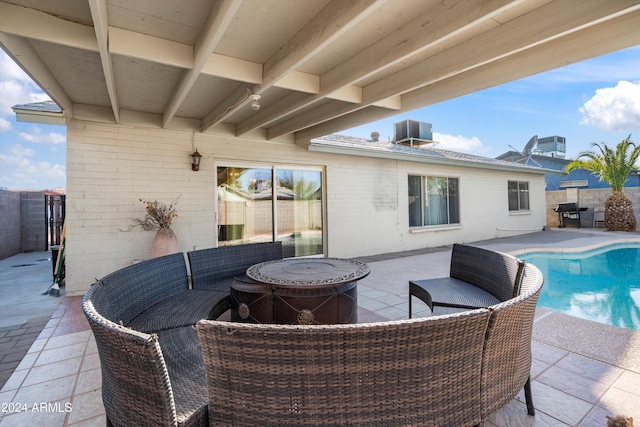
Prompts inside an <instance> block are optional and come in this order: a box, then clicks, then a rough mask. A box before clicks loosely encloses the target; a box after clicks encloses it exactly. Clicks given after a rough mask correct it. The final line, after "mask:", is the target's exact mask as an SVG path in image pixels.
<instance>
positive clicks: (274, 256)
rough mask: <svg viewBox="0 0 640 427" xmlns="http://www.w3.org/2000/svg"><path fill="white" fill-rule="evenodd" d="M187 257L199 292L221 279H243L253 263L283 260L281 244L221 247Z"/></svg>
mask: <svg viewBox="0 0 640 427" xmlns="http://www.w3.org/2000/svg"><path fill="white" fill-rule="evenodd" d="M187 255H188V256H189V266H190V267H191V280H192V284H193V288H194V289H199V288H204V287H206V286H207V285H210V284H213V283H215V282H218V281H220V280H224V279H230V278H234V277H237V276H242V275H244V274H245V273H246V271H247V268H249V267H251V266H252V265H254V264H258V263H260V262H265V261H275V260H279V259H282V242H267V243H252V244H248V245H235V246H220V247H217V248H211V249H202V250H199V251H193V252H189V253H188V254H187Z"/></svg>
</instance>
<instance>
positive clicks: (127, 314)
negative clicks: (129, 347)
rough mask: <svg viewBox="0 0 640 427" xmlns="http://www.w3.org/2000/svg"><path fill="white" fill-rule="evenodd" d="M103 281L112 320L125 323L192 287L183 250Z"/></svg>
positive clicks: (110, 276) (127, 268)
mask: <svg viewBox="0 0 640 427" xmlns="http://www.w3.org/2000/svg"><path fill="white" fill-rule="evenodd" d="M101 282H102V283H103V284H104V285H105V286H107V287H109V298H108V300H109V304H110V306H111V310H110V311H111V314H110V315H111V317H110V320H113V321H114V322H116V323H119V322H123V324H125V325H127V324H129V322H130V321H131V320H132V319H133V318H134V317H135V316H137V315H138V314H139V313H141V312H142V311H144V310H145V309H146V308H148V307H150V306H152V305H154V304H156V303H158V302H160V301H162V300H164V299H165V298H168V297H170V296H172V295H175V294H177V293H178V292H182V291H184V290H186V289H188V287H189V282H188V278H187V266H186V263H185V261H184V255H183V254H182V253H178V254H173V255H168V256H163V257H160V258H155V259H151V260H149V261H144V262H141V263H139V264H135V265H132V266H129V267H125V268H123V269H121V270H118V271H116V272H113V273H111V274H109V275H107V276H105V277H103V278H102V279H101ZM150 289H152V290H153V291H152V292H151V291H150ZM101 313H102V312H101Z"/></svg>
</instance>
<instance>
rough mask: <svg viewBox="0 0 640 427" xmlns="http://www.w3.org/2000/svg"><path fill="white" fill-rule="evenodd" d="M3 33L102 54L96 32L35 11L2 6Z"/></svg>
mask: <svg viewBox="0 0 640 427" xmlns="http://www.w3.org/2000/svg"><path fill="white" fill-rule="evenodd" d="M0 16H1V17H2V19H0V32H3V33H7V34H13V35H14V36H20V37H25V38H28V39H35V40H42V41H46V42H49V43H55V44H60V45H63V46H70V47H74V48H78V49H84V50H90V51H93V52H97V51H98V43H97V42H96V34H95V32H94V31H93V28H91V27H89V26H87V25H82V24H78V23H75V22H70V21H65V20H64V19H60V18H57V17H55V16H53V15H49V14H47V13H44V12H40V11H38V10H35V9H29V8H26V7H22V6H16V5H13V4H9V3H4V2H0Z"/></svg>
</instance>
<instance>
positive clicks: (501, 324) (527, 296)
mask: <svg viewBox="0 0 640 427" xmlns="http://www.w3.org/2000/svg"><path fill="white" fill-rule="evenodd" d="M543 282H544V278H543V276H542V273H541V272H540V270H538V268H536V267H535V266H533V265H531V264H526V266H525V269H524V276H523V281H522V288H521V289H522V292H521V294H520V295H519V296H517V297H515V298H512V299H510V300H507V301H505V302H503V303H500V304H497V305H494V306H492V307H490V310H491V320H490V321H489V327H488V328H487V337H486V341H485V348H484V353H483V358H482V419H483V421H484V420H486V419H487V417H488V416H489V415H491V414H492V413H493V412H495V411H497V410H498V409H500V408H501V407H502V406H504V405H505V404H506V403H507V402H509V401H510V400H511V399H513V398H514V397H515V396H516V395H517V394H518V392H519V390H520V389H521V388H522V387H523V386H524V384H525V383H526V382H527V379H528V378H529V375H530V372H531V333H532V329H533V320H534V316H535V309H536V304H537V302H538V297H539V296H540V291H541V290H542V285H543Z"/></svg>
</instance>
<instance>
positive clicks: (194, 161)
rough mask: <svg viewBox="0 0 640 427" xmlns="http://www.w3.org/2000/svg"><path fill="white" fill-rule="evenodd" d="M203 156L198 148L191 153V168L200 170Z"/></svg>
mask: <svg viewBox="0 0 640 427" xmlns="http://www.w3.org/2000/svg"><path fill="white" fill-rule="evenodd" d="M201 158H202V154H200V153H198V149H197V148H196V151H194V153H193V154H192V155H191V170H192V171H198V170H200V159H201Z"/></svg>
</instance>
